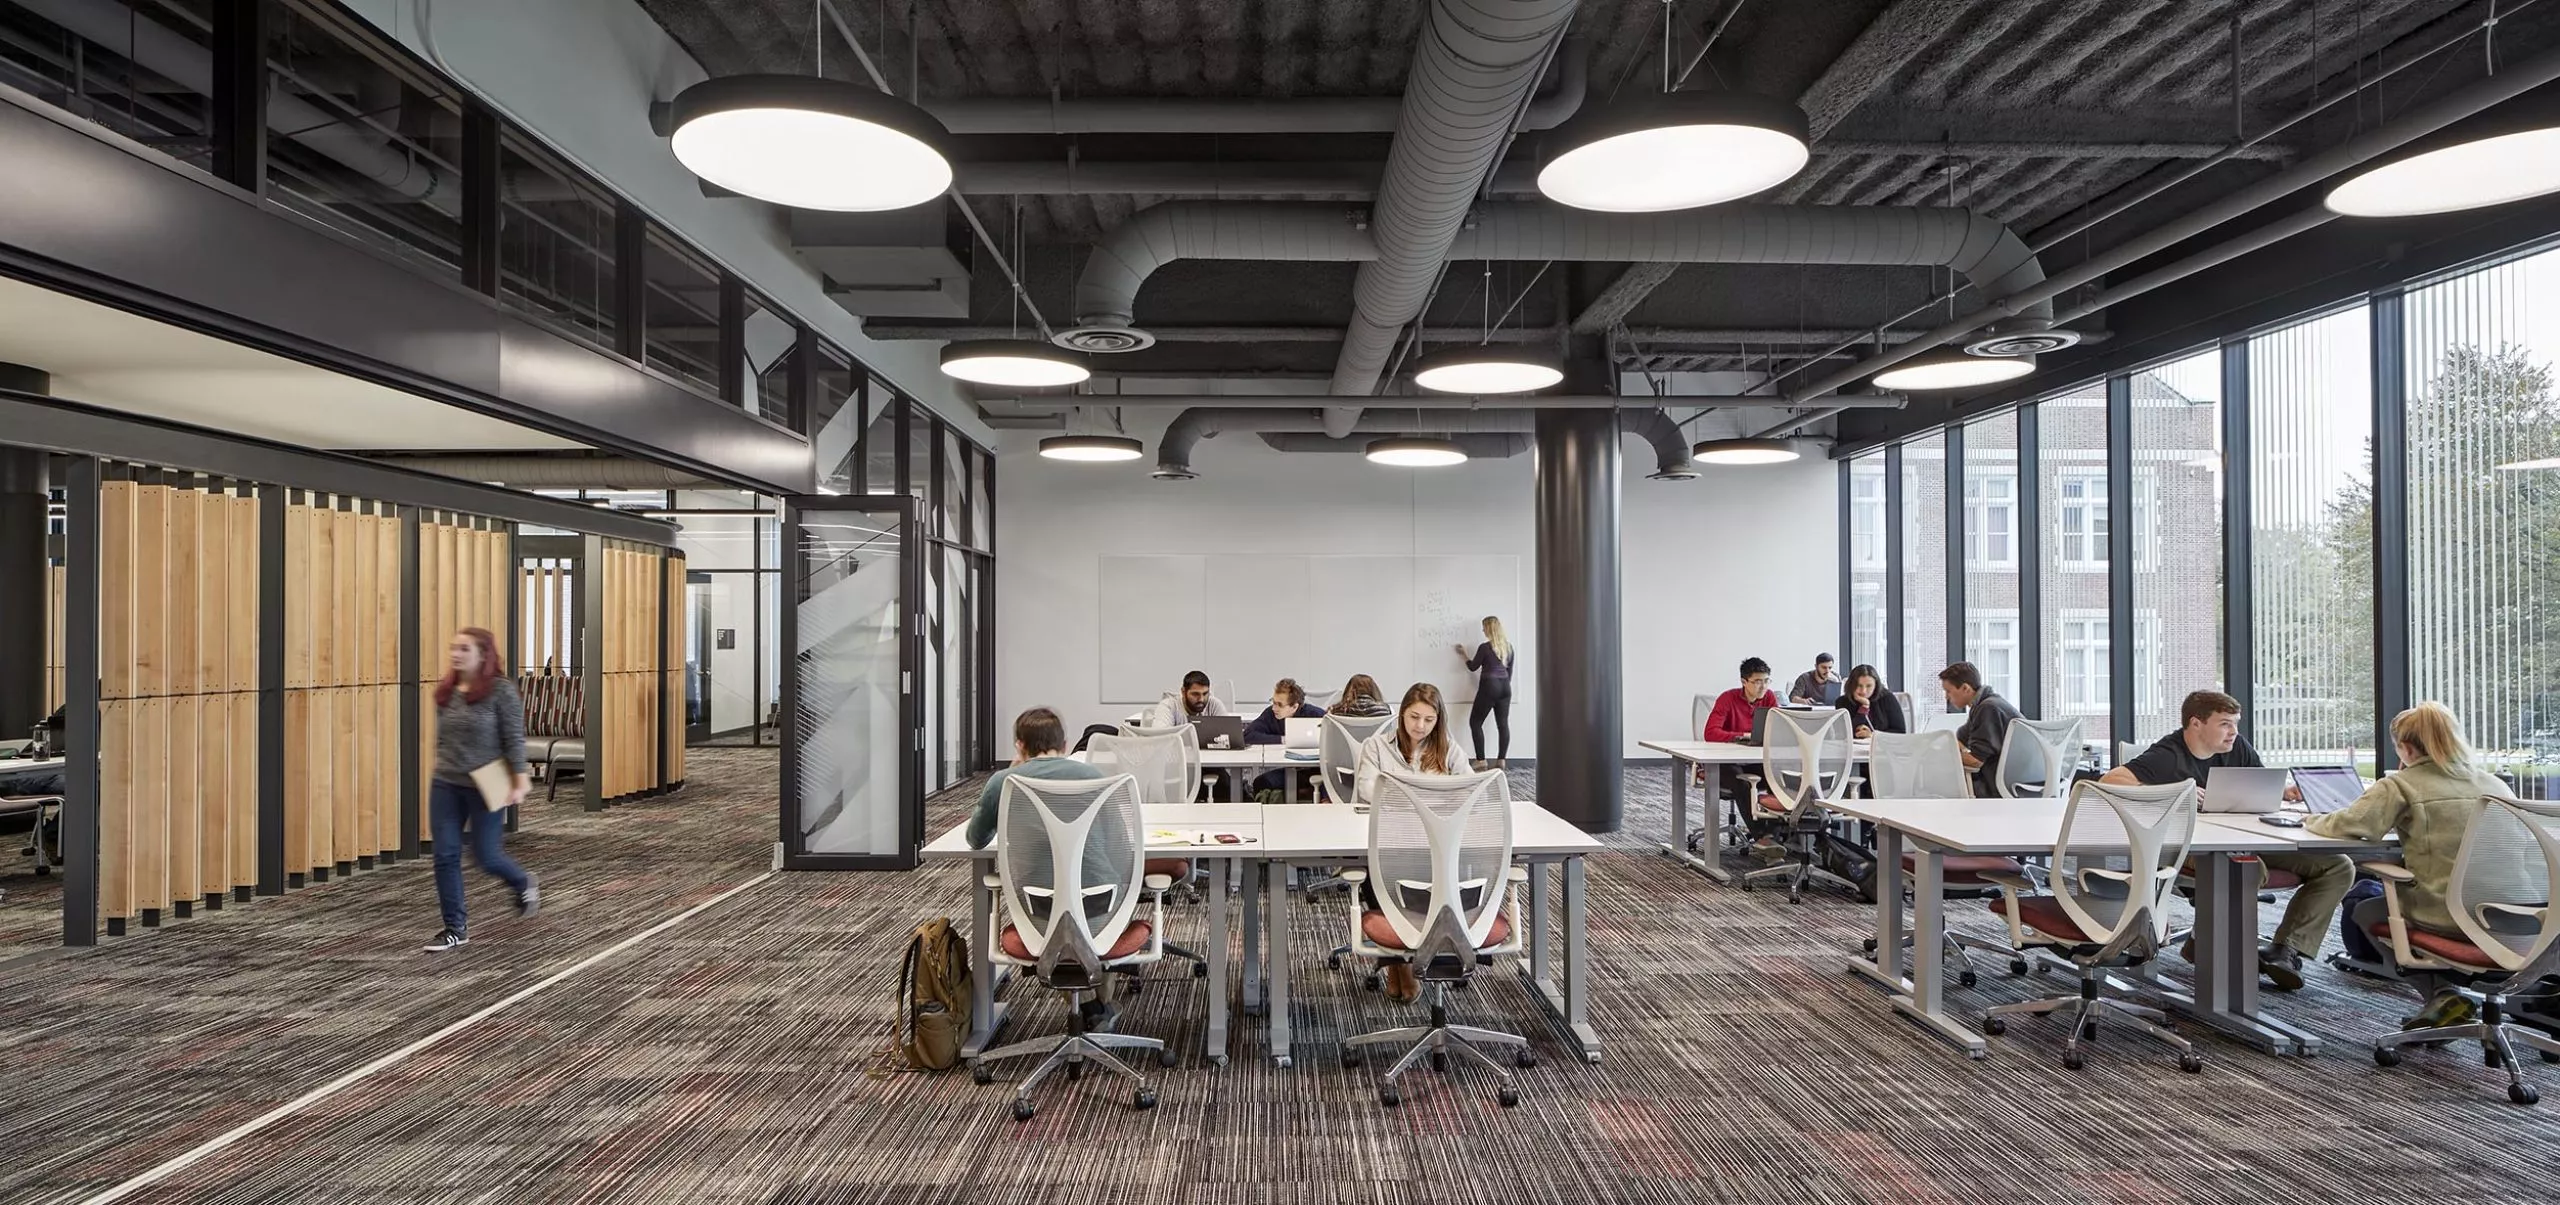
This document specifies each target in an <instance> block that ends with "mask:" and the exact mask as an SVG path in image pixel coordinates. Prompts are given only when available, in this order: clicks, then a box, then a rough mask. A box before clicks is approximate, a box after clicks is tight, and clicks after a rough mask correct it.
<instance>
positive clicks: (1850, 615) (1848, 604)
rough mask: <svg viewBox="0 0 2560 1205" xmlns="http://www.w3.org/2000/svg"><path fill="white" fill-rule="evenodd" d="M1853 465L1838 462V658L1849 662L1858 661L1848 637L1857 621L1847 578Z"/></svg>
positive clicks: (1852, 555)
mask: <svg viewBox="0 0 2560 1205" xmlns="http://www.w3.org/2000/svg"><path fill="white" fill-rule="evenodd" d="M1856 465H1857V462H1856V461H1854V460H1843V461H1841V462H1840V646H1839V647H1840V655H1841V656H1843V657H1847V658H1849V659H1850V660H1851V661H1855V660H1857V657H1858V649H1857V645H1856V644H1854V643H1853V642H1852V637H1851V633H1852V632H1854V631H1855V630H1856V627H1857V624H1856V620H1855V618H1854V616H1855V613H1856V611H1857V592H1856V591H1855V590H1853V589H1851V588H1850V579H1851V578H1852V577H1853V576H1855V574H1856V573H1857V569H1856V565H1857V553H1856V548H1857V542H1858V537H1857V526H1858V524H1857V515H1856V508H1857V500H1856V494H1857V487H1856V486H1855V485H1854V484H1852V483H1851V481H1850V478H1851V477H1852V476H1853V475H1854V474H1855V473H1856V471H1857V469H1856Z"/></svg>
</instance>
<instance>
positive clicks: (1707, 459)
mask: <svg viewBox="0 0 2560 1205" xmlns="http://www.w3.org/2000/svg"><path fill="white" fill-rule="evenodd" d="M1689 455H1690V456H1692V457H1694V458H1696V459H1697V460H1699V461H1701V462H1703V463H1706V464H1785V463H1786V462H1788V461H1790V460H1794V459H1796V458H1797V456H1798V453H1797V452H1796V448H1795V445H1794V444H1791V443H1788V442H1787V441H1785V440H1783V439H1710V440H1708V441H1706V442H1705V443H1702V444H1699V445H1698V446H1696V447H1694V448H1691V449H1689Z"/></svg>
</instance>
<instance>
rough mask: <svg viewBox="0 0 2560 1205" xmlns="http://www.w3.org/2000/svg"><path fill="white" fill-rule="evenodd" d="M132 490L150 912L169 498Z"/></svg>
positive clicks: (161, 856)
mask: <svg viewBox="0 0 2560 1205" xmlns="http://www.w3.org/2000/svg"><path fill="white" fill-rule="evenodd" d="M171 492H172V491H171V490H170V488H169V487H168V486H165V485H145V486H142V487H140V488H139V489H137V490H136V491H135V494H134V509H133V533H134V542H133V551H134V557H133V671H134V693H135V694H136V696H137V697H138V698H139V699H140V700H141V702H140V705H139V706H137V707H136V708H135V711H134V740H133V757H134V771H133V882H134V903H135V904H136V905H137V906H139V907H140V908H141V909H142V910H143V911H144V913H146V914H149V913H151V912H155V911H158V910H161V909H165V908H167V907H168V906H169V727H168V725H169V706H168V696H169V624H168V618H169V615H168V607H169V495H170V493H171Z"/></svg>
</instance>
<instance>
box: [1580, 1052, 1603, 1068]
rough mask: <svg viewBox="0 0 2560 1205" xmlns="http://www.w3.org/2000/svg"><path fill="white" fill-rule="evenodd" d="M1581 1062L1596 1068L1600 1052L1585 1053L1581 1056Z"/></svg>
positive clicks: (1598, 1063)
mask: <svg viewBox="0 0 2560 1205" xmlns="http://www.w3.org/2000/svg"><path fill="white" fill-rule="evenodd" d="M1582 1061H1583V1062H1586V1063H1589V1064H1591V1065H1592V1066H1594V1067H1597V1066H1599V1065H1600V1052H1599V1051H1597V1050H1592V1051H1586V1052H1584V1054H1583V1056H1582Z"/></svg>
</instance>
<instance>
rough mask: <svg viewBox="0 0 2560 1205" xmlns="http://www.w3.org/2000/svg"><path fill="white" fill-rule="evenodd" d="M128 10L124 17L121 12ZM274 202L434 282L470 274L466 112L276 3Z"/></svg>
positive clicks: (329, 26)
mask: <svg viewBox="0 0 2560 1205" xmlns="http://www.w3.org/2000/svg"><path fill="white" fill-rule="evenodd" d="M119 7H121V6H119ZM266 9H267V11H266V18H267V68H268V70H269V71H270V72H272V73H273V76H274V78H273V82H272V85H271V87H270V90H269V92H268V96H267V196H268V197H269V199H271V200H273V201H275V202H276V203H277V204H279V205H282V206H284V207H285V208H287V209H290V210H292V211H294V212H295V213H298V214H301V215H303V216H304V217H307V218H310V219H312V220H314V221H317V222H320V223H322V224H324V225H327V226H329V227H330V228H332V229H335V230H337V231H339V232H340V233H342V234H347V235H352V236H354V237H355V238H357V239H360V240H362V241H364V242H366V243H368V244H371V245H372V246H374V247H377V248H380V249H382V250H385V251H389V252H391V253H393V254H395V255H398V256H400V257H401V258H403V259H406V260H409V261H411V262H413V263H418V264H425V265H431V266H432V268H433V269H434V270H433V272H432V275H436V276H442V277H450V278H454V279H459V278H460V277H461V274H462V167H461V164H462V106H461V104H460V103H459V99H458V98H457V97H456V96H455V95H454V93H453V91H452V89H451V88H449V87H447V86H446V85H444V84H442V83H440V82H437V81H433V80H430V79H427V78H426V77H424V76H417V75H411V74H409V73H408V72H406V71H403V70H400V69H398V68H395V67H393V66H392V65H391V64H390V63H389V62H386V61H385V60H384V59H383V58H381V57H377V56H376V55H374V54H373V53H372V52H371V51H370V50H369V49H368V48H366V47H364V46H363V45H361V44H360V43H359V42H358V40H357V39H356V38H355V37H353V36H351V35H350V34H349V33H347V32H346V31H345V30H344V29H343V28H342V27H341V26H340V25H339V24H338V21H337V20H336V19H320V18H315V17H314V16H313V15H312V14H311V13H310V12H309V11H306V10H305V9H304V8H303V7H302V6H301V5H298V4H288V3H285V2H284V0H267V6H266Z"/></svg>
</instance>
